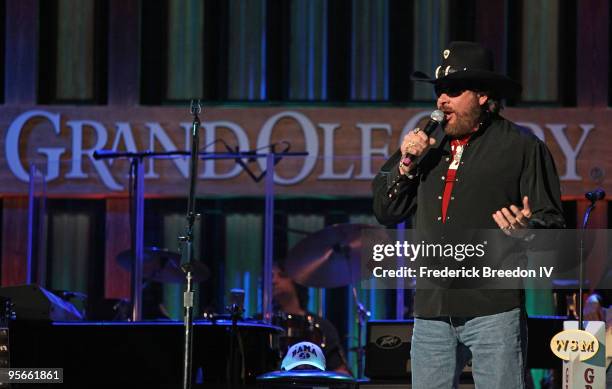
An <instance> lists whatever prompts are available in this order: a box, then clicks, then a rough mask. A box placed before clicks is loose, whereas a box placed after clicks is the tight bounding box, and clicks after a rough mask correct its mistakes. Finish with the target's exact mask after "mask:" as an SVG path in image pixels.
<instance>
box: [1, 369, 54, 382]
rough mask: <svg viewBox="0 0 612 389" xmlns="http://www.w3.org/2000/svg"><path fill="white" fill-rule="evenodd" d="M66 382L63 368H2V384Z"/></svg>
mask: <svg viewBox="0 0 612 389" xmlns="http://www.w3.org/2000/svg"><path fill="white" fill-rule="evenodd" d="M63 382H64V369H62V368H55V367H53V368H0V383H8V384H17V383H49V384H53V383H57V384H61V383H63Z"/></svg>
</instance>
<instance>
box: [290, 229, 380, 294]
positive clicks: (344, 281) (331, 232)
mask: <svg viewBox="0 0 612 389" xmlns="http://www.w3.org/2000/svg"><path fill="white" fill-rule="evenodd" d="M365 229H367V230H370V229H372V230H376V231H377V232H378V231H380V235H381V237H383V238H381V239H384V236H385V234H384V231H385V230H384V229H382V228H380V227H377V226H373V225H369V224H334V225H332V226H329V227H326V228H324V229H322V230H320V231H317V232H315V233H313V234H311V235H309V236H307V237H306V238H304V239H302V240H301V241H300V242H298V244H296V245H295V246H294V247H293V248H292V249H291V250H290V251H289V255H288V256H287V262H286V263H285V271H286V272H287V275H288V276H289V277H290V278H291V279H293V280H294V281H295V282H297V283H298V284H301V285H304V286H310V287H316V288H335V287H339V286H346V285H349V284H354V283H357V282H359V281H360V279H361V274H360V273H361V248H362V237H361V234H362V231H363V230H365ZM377 235H378V234H377Z"/></svg>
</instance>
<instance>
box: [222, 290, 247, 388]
mask: <svg viewBox="0 0 612 389" xmlns="http://www.w3.org/2000/svg"><path fill="white" fill-rule="evenodd" d="M230 296H231V297H230V301H231V304H230V305H228V306H227V307H226V310H227V311H228V312H229V313H230V317H231V319H232V326H231V330H230V346H229V358H228V364H227V366H226V369H227V371H226V375H227V383H228V385H229V387H231V388H233V387H235V386H236V385H238V384H237V383H236V382H235V377H236V376H235V374H234V373H235V372H236V343H238V351H239V353H240V354H239V356H240V375H239V376H240V384H239V385H241V384H243V383H244V350H243V348H242V340H241V338H240V332H239V331H238V321H239V320H240V319H242V314H243V313H244V308H243V307H244V290H242V289H232V290H231V291H230Z"/></svg>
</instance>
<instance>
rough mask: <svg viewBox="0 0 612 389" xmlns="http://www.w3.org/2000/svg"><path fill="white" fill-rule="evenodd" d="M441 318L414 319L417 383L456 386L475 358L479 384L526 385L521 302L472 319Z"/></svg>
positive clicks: (419, 386)
mask: <svg viewBox="0 0 612 389" xmlns="http://www.w3.org/2000/svg"><path fill="white" fill-rule="evenodd" d="M440 319H441V320H440ZM440 319H418V318H416V319H415V320H414V331H413V334H412V348H411V351H410V357H411V359H412V362H411V364H412V388H413V389H425V388H427V389H438V388H439V389H450V388H456V387H457V386H458V384H459V374H460V373H461V371H462V370H463V367H464V366H465V364H466V363H467V362H468V361H469V360H470V359H471V360H472V375H473V377H474V383H475V384H476V388H482V389H496V388H503V389H524V388H525V377H526V375H525V374H526V371H527V369H526V357H527V320H526V317H525V315H524V313H523V312H522V311H521V310H520V309H519V308H516V309H513V310H511V311H508V312H502V313H498V314H495V315H488V316H479V317H475V318H470V319H467V320H466V319H460V318H454V317H445V318H440Z"/></svg>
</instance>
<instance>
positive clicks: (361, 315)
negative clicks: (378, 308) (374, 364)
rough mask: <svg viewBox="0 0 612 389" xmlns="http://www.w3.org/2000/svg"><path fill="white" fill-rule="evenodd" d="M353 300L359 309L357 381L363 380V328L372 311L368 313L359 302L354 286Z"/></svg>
mask: <svg viewBox="0 0 612 389" xmlns="http://www.w3.org/2000/svg"><path fill="white" fill-rule="evenodd" d="M352 290H353V300H354V301H355V305H356V307H357V320H358V322H357V323H358V325H357V379H360V378H363V357H364V351H365V350H364V348H365V345H364V346H362V343H361V338H362V336H363V327H364V326H365V324H366V321H367V320H368V318H369V317H370V311H368V310H367V309H366V308H365V307H364V305H363V304H362V303H361V302H360V301H359V297H358V296H357V289H356V288H355V287H354V286H353V287H352Z"/></svg>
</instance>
